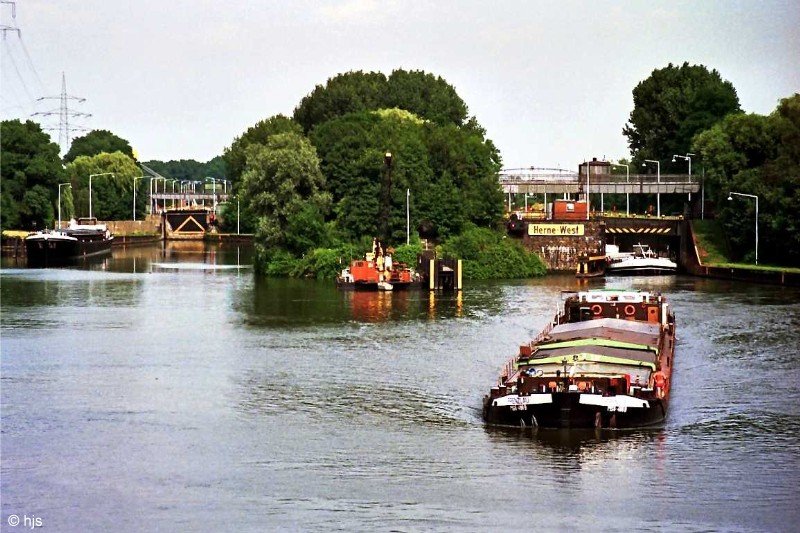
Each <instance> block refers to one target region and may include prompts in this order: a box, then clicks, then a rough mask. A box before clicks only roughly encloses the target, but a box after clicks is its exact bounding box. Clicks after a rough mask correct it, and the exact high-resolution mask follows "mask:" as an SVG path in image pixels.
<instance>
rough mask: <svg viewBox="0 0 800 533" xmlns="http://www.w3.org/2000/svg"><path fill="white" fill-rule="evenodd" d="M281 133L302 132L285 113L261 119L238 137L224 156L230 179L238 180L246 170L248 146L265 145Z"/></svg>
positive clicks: (235, 183) (235, 181)
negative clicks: (272, 137)
mask: <svg viewBox="0 0 800 533" xmlns="http://www.w3.org/2000/svg"><path fill="white" fill-rule="evenodd" d="M279 133H298V134H299V133H302V129H301V128H300V125H299V124H297V123H296V122H295V121H293V120H292V119H290V118H288V117H285V116H284V115H275V116H272V117H270V118H268V119H265V120H261V121H259V122H257V123H256V124H255V125H253V126H251V127H249V128H247V130H246V131H245V132H244V133H243V134H241V135H240V136H239V137H236V138H235V139H234V140H233V143H232V144H231V146H230V147H228V148H226V149H225V153H224V154H223V156H222V158H223V160H224V161H225V165H226V167H227V171H228V179H230V180H231V181H233V182H234V187H236V188H238V185H237V182H238V181H239V178H240V177H241V175H242V173H243V172H244V170H245V165H246V163H247V148H248V147H249V146H250V145H252V144H260V145H262V146H265V145H266V144H267V141H268V140H269V138H270V137H271V136H273V135H277V134H279Z"/></svg>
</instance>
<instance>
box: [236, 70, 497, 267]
mask: <svg viewBox="0 0 800 533" xmlns="http://www.w3.org/2000/svg"><path fill="white" fill-rule="evenodd" d="M278 140H280V141H281V142H280V143H279V144H278V145H276V144H275V143H276V142H277V141H278ZM290 140H291V142H289V141H290ZM224 158H225V161H226V163H227V165H228V168H229V171H230V176H231V178H232V179H233V180H234V182H235V183H237V191H238V192H240V193H241V197H242V203H243V207H244V210H245V212H246V214H245V215H244V217H243V218H245V219H246V220H249V221H251V223H252V224H253V229H254V230H255V231H256V236H257V242H258V244H259V245H260V246H261V247H262V248H263V251H264V257H265V258H266V259H265V260H266V261H270V259H271V258H272V260H273V262H274V263H276V264H273V265H272V267H269V266H268V267H267V270H268V271H270V270H272V271H275V270H279V271H289V270H292V269H293V268H294V269H295V270H296V268H295V267H292V266H291V265H289V261H288V259H287V255H286V253H285V252H288V253H289V255H294V256H295V257H299V256H302V255H304V254H309V253H311V254H314V256H315V257H318V258H321V257H322V256H325V254H323V253H322V252H319V250H320V249H329V250H330V249H334V248H336V249H342V247H348V246H350V245H351V244H352V243H356V242H360V241H361V240H363V239H365V238H366V239H371V238H372V237H374V236H379V237H381V238H382V239H383V240H384V242H387V243H390V244H400V243H402V242H405V239H406V208H407V203H408V207H409V208H410V213H411V217H410V218H411V222H410V226H411V230H412V234H416V229H417V227H418V226H423V227H425V228H427V230H428V231H429V232H430V233H431V234H434V235H438V236H439V237H440V238H448V237H451V236H455V235H457V234H459V233H461V232H462V231H463V230H465V229H466V228H471V227H474V226H481V227H486V228H488V227H491V226H493V225H494V224H495V223H496V222H498V221H499V219H500V218H501V216H502V209H503V198H502V193H501V190H500V188H499V184H498V182H497V179H496V174H497V172H498V170H499V169H500V155H499V152H498V151H497V149H496V147H495V146H494V144H493V143H492V142H491V141H490V140H488V139H487V138H486V136H485V132H484V130H483V129H482V128H481V127H480V125H479V124H478V123H477V121H476V120H475V119H474V118H472V119H470V118H469V117H468V115H467V106H466V104H465V103H464V102H463V100H461V98H460V97H459V96H458V94H457V93H456V91H455V89H454V88H453V87H452V86H451V85H449V84H448V83H447V82H445V81H444V80H443V79H442V78H440V77H436V76H433V75H432V74H428V73H425V72H420V71H403V70H396V71H394V72H393V73H392V74H391V75H390V76H388V77H386V76H384V75H383V74H381V73H376V72H368V73H364V72H348V73H345V74H340V75H338V76H335V77H334V78H331V79H329V80H328V82H327V83H326V84H325V85H318V86H317V87H316V88H315V89H314V91H312V93H311V94H309V95H308V96H306V97H305V98H303V99H302V101H301V102H300V104H299V105H298V107H297V108H296V109H295V112H294V115H293V118H288V117H285V116H282V115H276V116H273V117H270V118H268V119H266V120H262V121H260V122H258V123H257V124H255V125H254V126H252V127H251V128H249V129H248V130H247V131H245V132H244V133H243V134H242V135H241V136H239V137H237V138H236V139H235V140H234V142H233V143H232V145H231V146H230V147H229V148H228V149H226V151H225V155H224ZM267 163H269V164H267ZM301 163H302V164H301ZM286 168H296V169H302V172H300V171H299V170H296V171H295V172H294V173H292V172H286V171H285V170H284V169H286ZM298 172H300V173H299V174H298ZM298 179H300V180H301V182H302V181H303V180H305V181H306V182H307V183H313V187H311V186H298V183H297V180H298ZM301 235H302V238H300V236H301ZM348 249H352V248H348ZM315 250H316V251H315ZM361 251H363V250H361ZM277 263H280V265H278V264H277Z"/></svg>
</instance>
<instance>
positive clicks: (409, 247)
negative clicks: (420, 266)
mask: <svg viewBox="0 0 800 533" xmlns="http://www.w3.org/2000/svg"><path fill="white" fill-rule="evenodd" d="M421 253H422V244H421V243H419V242H416V243H412V244H403V245H401V246H398V247H397V248H395V249H394V254H392V259H393V261H394V263H395V264H397V263H405V264H407V265H409V266H410V267H413V266H414V265H416V264H417V256H418V255H419V254H421Z"/></svg>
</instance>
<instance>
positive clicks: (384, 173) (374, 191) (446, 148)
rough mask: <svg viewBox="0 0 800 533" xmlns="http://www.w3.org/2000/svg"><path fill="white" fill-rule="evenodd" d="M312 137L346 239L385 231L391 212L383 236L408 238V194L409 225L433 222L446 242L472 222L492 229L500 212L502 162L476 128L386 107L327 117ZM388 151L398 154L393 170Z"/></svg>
mask: <svg viewBox="0 0 800 533" xmlns="http://www.w3.org/2000/svg"><path fill="white" fill-rule="evenodd" d="M311 140H312V142H313V143H314V145H315V146H316V147H317V150H318V153H319V154H320V158H321V160H322V163H321V168H322V171H323V173H324V174H325V175H326V178H327V184H328V188H329V190H330V192H331V194H332V196H333V199H334V202H335V205H336V207H335V210H334V215H335V219H336V221H337V223H338V225H339V227H340V228H342V231H343V232H344V234H345V236H346V238H348V239H355V238H357V237H359V236H362V235H380V234H382V233H383V231H382V227H381V221H382V216H383V214H384V213H388V233H387V235H386V236H384V239H385V240H386V241H387V242H389V243H392V242H402V241H404V240H405V233H406V190H407V189H408V190H410V211H411V227H412V228H414V229H415V228H417V227H418V225H419V224H420V223H421V222H422V221H428V222H431V223H433V224H434V225H435V226H436V227H437V229H438V231H439V235H440V236H441V237H443V238H446V237H447V236H449V235H454V234H457V233H458V232H460V231H461V228H462V227H463V226H464V224H466V223H467V222H472V223H475V224H478V225H482V226H489V225H491V224H492V223H493V222H494V221H495V220H497V219H499V218H500V216H501V214H502V209H503V207H502V205H503V197H502V192H501V190H500V187H499V185H498V183H497V179H496V173H497V171H498V170H499V167H500V158H499V155H498V153H497V150H496V149H495V148H494V146H493V145H492V144H491V142H490V141H488V140H486V139H485V138H484V137H483V136H482V134H481V133H480V132H479V130H477V129H474V128H472V129H469V128H459V127H457V126H454V125H446V126H438V125H436V124H433V123H426V122H423V121H421V120H419V119H418V118H417V117H416V116H415V115H410V114H407V113H398V112H396V111H395V110H388V112H383V111H378V112H362V113H352V114H348V115H344V116H341V117H338V118H335V119H332V120H329V121H327V122H325V123H323V124H320V125H319V126H317V127H316V128H315V129H314V130H313V132H312V134H311ZM386 151H389V152H391V153H392V154H393V157H392V164H391V166H390V167H387V166H386V165H385V161H384V154H385V152H386ZM387 183H390V184H391V185H390V190H389V194H388V196H385V194H386V189H385V188H384V187H385V186H386V185H387ZM387 199H388V203H389V205H388V206H387V205H386V203H385V202H386V201H387Z"/></svg>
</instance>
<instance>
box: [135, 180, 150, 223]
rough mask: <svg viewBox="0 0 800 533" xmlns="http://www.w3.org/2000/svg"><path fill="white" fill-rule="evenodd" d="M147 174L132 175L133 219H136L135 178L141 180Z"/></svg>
mask: <svg viewBox="0 0 800 533" xmlns="http://www.w3.org/2000/svg"><path fill="white" fill-rule="evenodd" d="M146 177H147V176H134V177H133V220H134V222H135V221H136V180H141V179H144V178H146Z"/></svg>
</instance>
